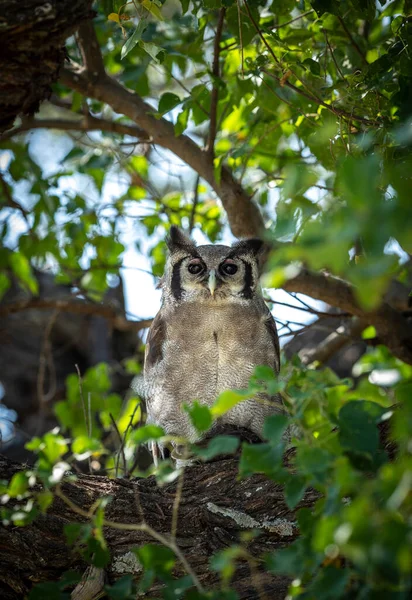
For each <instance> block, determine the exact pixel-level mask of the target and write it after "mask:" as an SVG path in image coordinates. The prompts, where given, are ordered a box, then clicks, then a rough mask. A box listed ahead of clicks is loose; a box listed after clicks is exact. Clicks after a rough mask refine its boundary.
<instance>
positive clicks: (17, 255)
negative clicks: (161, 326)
mask: <svg viewBox="0 0 412 600" xmlns="http://www.w3.org/2000/svg"><path fill="white" fill-rule="evenodd" d="M10 266H11V268H12V270H13V272H14V274H15V275H16V277H18V279H19V280H20V282H21V283H23V284H24V285H25V286H26V287H27V289H28V290H29V291H30V292H31V293H32V294H37V293H38V291H39V284H38V282H37V280H36V279H35V277H34V276H33V273H32V269H31V266H30V263H29V261H28V260H27V258H26V257H25V256H24V255H23V254H21V252H12V254H11V255H10Z"/></svg>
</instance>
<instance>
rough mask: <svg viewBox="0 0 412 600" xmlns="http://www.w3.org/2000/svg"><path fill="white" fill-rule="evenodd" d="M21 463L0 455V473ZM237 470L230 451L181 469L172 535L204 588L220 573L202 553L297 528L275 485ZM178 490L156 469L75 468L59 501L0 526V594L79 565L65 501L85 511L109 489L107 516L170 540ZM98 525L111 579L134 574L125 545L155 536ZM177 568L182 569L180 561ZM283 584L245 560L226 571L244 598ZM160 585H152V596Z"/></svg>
mask: <svg viewBox="0 0 412 600" xmlns="http://www.w3.org/2000/svg"><path fill="white" fill-rule="evenodd" d="M21 468H22V467H21V465H16V464H12V463H10V462H8V461H7V460H5V459H4V458H3V459H2V458H0V479H6V480H9V479H10V478H11V477H12V475H13V474H14V473H15V472H17V471H18V470H19V469H21ZM237 473H238V462H237V459H236V458H226V459H221V460H217V461H215V462H211V463H206V464H199V465H196V466H194V467H189V468H188V469H186V470H185V472H184V474H183V486H182V491H181V499H180V502H179V503H178V512H177V533H176V539H175V543H176V546H177V547H178V549H179V550H180V552H181V553H182V555H183V556H184V558H185V559H186V561H187V563H188V564H189V565H190V569H191V571H192V572H193V573H194V574H195V576H196V578H197V580H198V583H199V584H200V585H201V586H203V587H204V588H206V589H208V590H210V589H213V588H214V587H217V586H218V584H219V576H218V574H217V573H215V572H214V571H212V570H210V567H209V559H210V557H211V556H212V555H213V554H214V553H216V552H217V551H219V550H222V549H224V548H227V547H228V546H230V545H232V544H236V543H237V542H239V537H240V534H241V533H242V532H243V531H245V530H250V529H255V530H257V531H258V532H259V535H258V536H255V537H254V538H253V539H252V540H251V541H250V542H248V543H247V549H248V552H249V553H250V554H251V555H252V556H256V557H257V556H261V555H262V553H264V552H270V551H273V550H275V549H277V548H282V547H284V546H286V545H288V544H290V543H291V542H292V541H293V540H294V539H295V538H296V536H297V535H298V530H297V526H296V517H295V511H291V510H290V509H289V508H288V507H287V506H286V504H285V501H284V498H283V491H282V487H281V486H279V485H277V484H275V483H273V482H272V481H269V480H268V479H267V478H266V477H264V476H260V475H254V476H253V477H249V478H247V479H243V480H241V481H239V480H238V478H237ZM178 489H179V482H174V483H170V484H167V485H164V486H163V487H158V485H157V484H156V480H155V478H154V477H149V478H147V479H136V480H133V481H129V480H125V479H122V480H119V479H118V480H113V479H108V478H106V477H99V476H87V475H82V476H79V477H78V479H77V480H76V481H70V482H69V481H66V482H65V483H63V485H62V487H61V490H62V493H63V495H64V496H65V500H62V498H61V497H55V499H54V501H53V504H52V505H51V507H50V508H49V510H48V511H47V514H45V515H41V516H40V517H38V518H37V519H36V520H35V521H34V522H33V523H32V524H31V525H28V526H25V527H15V526H12V525H6V526H2V527H1V529H0V595H1V597H2V599H3V600H17V599H19V600H20V599H21V598H22V597H23V596H24V595H26V594H27V593H28V592H29V590H30V589H31V588H32V586H33V584H35V583H36V582H41V581H53V580H58V579H59V577H60V576H61V574H62V573H63V572H64V571H66V570H67V569H78V570H80V572H83V571H84V570H85V569H86V567H87V565H86V563H85V562H84V561H83V560H82V559H81V557H80V556H79V554H78V553H76V551H74V550H73V548H70V549H69V548H68V546H67V545H66V543H65V536H64V534H63V527H64V525H66V524H68V523H72V522H85V521H87V519H85V518H84V517H83V516H79V514H76V512H73V510H72V509H71V508H70V507H69V506H68V504H67V499H68V500H69V501H70V502H72V503H74V504H75V505H76V506H78V507H80V509H81V510H83V511H87V510H89V509H90V507H91V506H92V505H93V503H94V502H95V501H96V499H98V498H101V497H107V496H110V497H111V501H110V503H109V504H108V506H107V508H106V513H105V517H106V519H107V520H110V521H111V522H115V523H117V524H121V523H123V524H129V525H130V524H132V526H133V525H134V526H136V525H141V524H146V525H147V526H149V528H152V529H153V530H154V531H156V532H157V533H159V534H161V535H162V536H164V538H166V539H168V540H171V536H170V532H171V530H172V527H173V525H172V523H173V514H174V506H175V504H176V503H175V499H176V494H177V493H179V492H177V490H178ZM317 498H318V495H317V494H316V493H315V492H314V491H309V492H308V493H307V494H306V496H305V498H304V500H303V501H302V503H301V504H300V506H312V505H313V503H314V501H315V500H316V499H317ZM104 533H105V538H106V541H107V544H108V546H109V549H110V555H111V560H110V564H109V566H108V567H107V568H106V578H107V579H108V580H109V581H111V582H113V581H114V580H116V579H118V578H120V577H121V576H123V575H124V574H126V573H132V574H133V575H135V576H136V578H137V579H138V578H139V576H140V572H141V567H140V565H139V562H138V560H137V559H136V557H135V555H134V554H133V553H132V549H133V548H136V547H139V546H141V545H143V544H146V543H149V542H150V543H158V542H156V540H154V539H153V537H152V536H151V535H150V533H148V532H147V531H132V530H128V529H127V528H126V529H123V530H119V529H116V528H114V527H105V528H104ZM175 574H176V576H181V575H184V574H185V568H184V567H183V566H182V563H181V561H179V559H178V560H177V561H176V572H175ZM288 584H289V581H288V579H287V578H286V577H281V576H275V575H271V574H270V573H268V572H264V571H263V570H260V569H259V568H258V567H257V566H255V567H252V569H251V565H250V561H249V562H246V561H240V562H239V564H238V568H237V571H236V574H235V577H234V578H233V586H234V588H235V589H236V591H237V592H238V594H239V597H240V598H242V599H258V598H259V597H261V596H260V594H261V591H262V589H264V591H265V593H266V594H267V595H268V597H270V598H272V599H274V600H276V599H279V600H280V599H281V598H282V599H283V598H284V597H285V595H286V591H287V587H288ZM259 588H260V589H259ZM158 592H159V584H158V583H157V584H155V585H154V586H153V587H152V588H151V590H150V596H151V597H153V595H154V596H156V594H157V593H158Z"/></svg>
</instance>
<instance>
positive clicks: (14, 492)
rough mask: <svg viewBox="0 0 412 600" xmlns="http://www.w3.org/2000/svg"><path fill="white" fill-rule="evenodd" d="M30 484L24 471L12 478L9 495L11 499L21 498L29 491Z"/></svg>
mask: <svg viewBox="0 0 412 600" xmlns="http://www.w3.org/2000/svg"><path fill="white" fill-rule="evenodd" d="M28 487H29V482H28V479H27V475H26V473H25V472H24V471H20V472H19V473H15V474H14V475H13V477H12V478H11V481H10V484H9V487H8V490H7V494H8V495H9V496H10V497H11V498H16V497H17V496H21V495H22V494H24V492H26V491H27V490H28Z"/></svg>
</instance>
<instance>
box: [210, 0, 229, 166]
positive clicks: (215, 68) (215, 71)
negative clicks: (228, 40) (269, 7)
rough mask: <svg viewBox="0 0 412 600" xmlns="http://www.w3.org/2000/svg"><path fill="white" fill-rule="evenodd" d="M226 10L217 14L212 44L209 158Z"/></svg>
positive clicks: (222, 9)
mask: <svg viewBox="0 0 412 600" xmlns="http://www.w3.org/2000/svg"><path fill="white" fill-rule="evenodd" d="M225 14H226V8H221V9H220V12H219V21H218V24H217V30H216V37H215V44H214V55H213V67H212V75H213V78H214V80H213V90H212V95H211V100H210V125H209V140H208V143H207V151H208V153H209V154H210V156H211V157H212V158H213V156H214V145H215V139H216V126H217V104H218V101H219V83H218V81H217V80H218V79H219V77H220V69H219V56H220V40H221V38H222V29H223V23H224V20H225Z"/></svg>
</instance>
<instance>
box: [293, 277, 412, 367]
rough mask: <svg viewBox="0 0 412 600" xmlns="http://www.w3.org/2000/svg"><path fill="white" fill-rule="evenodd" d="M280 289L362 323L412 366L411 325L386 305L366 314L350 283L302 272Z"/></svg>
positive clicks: (383, 304) (384, 303)
mask: <svg viewBox="0 0 412 600" xmlns="http://www.w3.org/2000/svg"><path fill="white" fill-rule="evenodd" d="M282 287H283V289H284V290H286V291H287V292H299V293H303V294H306V295H308V296H311V297H312V298H317V299H318V300H322V301H323V302H326V303H327V304H330V305H331V306H338V307H339V308H340V309H341V310H343V311H345V312H348V313H350V314H351V315H354V316H356V317H360V318H362V319H364V320H365V321H367V323H369V324H370V325H373V326H374V327H375V328H376V331H377V332H378V335H379V337H380V338H381V339H382V341H383V343H385V344H386V345H387V346H388V348H389V349H390V350H391V352H392V353H393V354H394V355H395V356H396V357H397V358H399V359H400V360H403V361H404V362H406V363H408V364H412V324H411V323H409V322H408V321H407V320H406V319H405V318H404V317H403V316H402V314H401V313H399V312H398V311H397V310H395V309H394V308H392V307H391V306H390V305H389V304H387V303H386V302H383V303H382V305H381V306H380V307H379V308H377V309H376V310H374V311H365V310H364V309H362V308H361V307H360V306H359V305H358V303H357V301H356V299H355V295H354V291H353V287H352V286H351V285H350V284H349V283H347V282H346V281H344V280H342V279H338V278H337V277H333V276H331V275H327V274H325V273H313V272H310V271H307V270H306V269H302V271H301V272H300V273H299V274H298V275H297V276H296V277H294V278H293V279H289V281H287V282H286V283H285V284H284V285H283V286H282Z"/></svg>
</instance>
